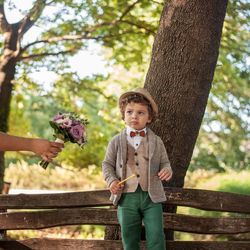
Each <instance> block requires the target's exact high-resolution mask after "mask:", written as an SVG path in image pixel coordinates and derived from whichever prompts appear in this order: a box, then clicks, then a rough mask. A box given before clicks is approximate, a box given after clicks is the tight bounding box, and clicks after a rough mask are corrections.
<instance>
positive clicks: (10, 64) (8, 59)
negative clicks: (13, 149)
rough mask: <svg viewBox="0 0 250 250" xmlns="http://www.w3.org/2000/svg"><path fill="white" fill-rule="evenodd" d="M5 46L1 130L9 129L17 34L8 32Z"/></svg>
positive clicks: (0, 177) (0, 169) (0, 172)
mask: <svg viewBox="0 0 250 250" xmlns="http://www.w3.org/2000/svg"><path fill="white" fill-rule="evenodd" d="M5 37H8V38H9V39H6V42H5V48H4V50H3V55H2V57H1V60H0V131H2V132H7V131H8V118H9V113H10V103H11V95H12V89H13V83H12V81H13V80H14V77H15V72H16V64H17V60H16V54H15V50H16V42H15V41H13V40H14V39H16V38H17V36H15V35H13V33H9V32H8V33H6V34H5ZM4 171H5V164H4V152H0V190H2V188H3V182H4Z"/></svg>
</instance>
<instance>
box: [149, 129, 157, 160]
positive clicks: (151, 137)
mask: <svg viewBox="0 0 250 250" xmlns="http://www.w3.org/2000/svg"><path fill="white" fill-rule="evenodd" d="M155 145H156V137H155V134H154V132H153V131H152V130H151V129H149V128H148V156H149V161H150V160H151V159H152V157H153V154H154V151H155Z"/></svg>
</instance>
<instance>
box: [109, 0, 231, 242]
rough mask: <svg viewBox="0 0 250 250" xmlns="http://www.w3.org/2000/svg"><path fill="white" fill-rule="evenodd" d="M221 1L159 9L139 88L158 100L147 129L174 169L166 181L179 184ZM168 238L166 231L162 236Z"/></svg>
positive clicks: (200, 106) (210, 63)
mask: <svg viewBox="0 0 250 250" xmlns="http://www.w3.org/2000/svg"><path fill="white" fill-rule="evenodd" d="M226 6H227V0H221V1H217V0H210V1H205V0H171V1H168V2H167V3H165V6H164V9H163V12H162V16H161V20H160V25H159V29H158V32H157V35H156V37H155V41H154V45H153V51H152V57H151V58H152V59H151V63H150V67H149V70H148V73H147V77H146V81H145V88H146V89H148V90H149V92H150V93H151V94H152V96H153V97H154V99H155V101H156V102H157V103H158V105H159V120H158V121H157V122H155V123H154V124H153V125H152V129H153V130H154V131H155V132H156V134H158V135H159V136H160V137H161V138H162V140H163V141H164V144H165V146H166V148H167V152H168V154H169V158H170V161H171V166H172V168H173V171H174V175H173V178H172V180H171V182H170V183H168V185H170V186H177V187H183V185H184V178H185V175H186V171H187V169H188V166H189V163H190V160H191V157H192V153H193V149H194V145H195V142H196V139H197V136H198V132H199V128H200V125H201V121H202V118H203V115H204V112H205V108H206V104H207V99H208V95H209V91H210V88H211V83H212V80H213V75H214V70H215V67H216V62H217V58H218V52H219V46H220V38H221V33H222V26H223V21H224V18H225V13H226ZM175 210H176V207H168V208H166V207H164V211H175ZM118 230H119V228H118V227H116V228H114V227H113V228H107V230H106V232H107V235H106V237H105V238H107V239H116V237H117V235H119V234H118V233H117V231H118ZM172 238H173V233H172V232H168V234H167V239H172Z"/></svg>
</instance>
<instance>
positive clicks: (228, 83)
mask: <svg viewBox="0 0 250 250" xmlns="http://www.w3.org/2000/svg"><path fill="white" fill-rule="evenodd" d="M34 3H35V1H28V0H26V1H17V0H16V1H4V6H5V12H6V16H7V19H8V21H9V22H10V23H15V22H18V21H19V20H21V19H22V18H23V17H24V16H25V15H26V14H27V13H28V12H29V11H30V10H31V9H32V7H33V5H34ZM131 3H132V1H115V0H113V1H104V0H103V1H99V0H96V1H91V0H89V1H87V0H86V1H77V0H75V1H73V0H72V1H51V4H49V5H48V6H44V9H43V12H42V13H41V15H40V17H39V19H37V20H34V22H35V25H33V26H32V28H31V29H30V30H29V31H28V32H27V33H26V34H25V36H24V37H23V39H22V44H23V46H24V47H25V46H27V51H26V54H24V55H23V57H25V56H26V58H24V60H22V61H20V62H19V63H18V67H17V69H16V74H15V80H14V81H13V86H14V89H13V92H12V101H11V109H10V117H9V133H10V134H15V135H20V136H26V137H42V138H47V139H51V140H53V130H52V128H51V127H50V126H49V120H50V119H51V118H52V117H53V116H54V115H55V114H56V113H57V112H58V111H62V112H64V111H72V112H75V113H78V114H80V115H81V116H82V117H84V118H87V119H88V120H89V125H88V144H87V145H86V146H85V147H84V149H80V148H78V147H77V146H76V145H73V144H66V145H65V149H64V150H63V152H61V153H60V155H59V156H58V157H57V158H56V160H55V162H54V164H50V166H49V168H48V169H47V170H46V171H44V170H43V169H42V168H41V167H39V166H38V162H39V159H38V158H37V157H35V156H33V155H31V154H29V153H26V152H21V153H15V152H11V153H10V152H8V153H6V157H5V161H6V171H5V181H6V182H10V183H11V189H10V192H11V193H15V192H19V191H20V190H21V191H20V192H25V191H24V189H25V190H28V191H27V192H41V191H40V190H44V191H43V192H48V190H57V191H70V190H71V191H76V190H90V189H91V190H92V189H101V188H106V186H105V183H104V181H103V180H102V175H101V162H102V159H103V157H104V154H105V149H106V145H107V143H108V141H109V139H110V138H111V137H112V136H113V135H115V134H116V133H118V132H119V131H120V129H121V128H122V127H123V126H124V124H123V122H122V121H121V119H120V114H119V110H118V108H117V98H118V97H119V95H120V94H121V93H122V92H124V91H126V90H128V89H132V88H134V87H138V86H139V87H142V86H143V84H144V80H145V76H146V73H147V70H148V66H149V62H150V56H151V49H152V44H153V41H154V35H155V34H156V31H157V27H158V23H159V19H160V15H161V10H162V7H163V1H160V0H158V1H140V4H137V5H134V6H133V9H131V10H128V8H129V6H131ZM129 4H130V5H129ZM126 11H127V15H126V21H124V22H116V21H115V20H117V17H121V15H122V14H124V13H126ZM128 11H129V12H128ZM249 20H250V3H249V2H248V1H234V0H229V3H228V8H227V14H226V18H225V22H224V28H223V34H222V39H221V46H220V54H219V59H218V62H217V67H216V71H215V76H214V80H213V85H212V90H211V92H210V96H209V101H208V104H207V109H206V112H205V116H204V119H203V123H202V126H201V128H200V133H199V137H198V140H197V143H196V146H195V149H194V153H193V157H192V161H191V164H190V166H189V170H188V173H187V175H186V179H185V187H188V188H201V189H210V190H220V191H229V192H237V193H242V194H250V182H249V179H250V138H249V128H250V125H249V124H250V118H249V113H250V102H249V100H250V99H249V98H250V71H249V69H250V49H249V48H250V26H249ZM132 23H133V24H132ZM55 35H56V36H57V37H58V36H60V35H61V36H62V37H63V36H64V37H65V36H67V35H68V36H72V37H74V36H75V40H74V39H73V41H72V40H71V38H69V40H68V41H67V40H64V41H62V42H60V41H59V42H58V41H57V42H55V41H53V36H55ZM79 36H81V39H79V40H77V38H78V37H79ZM38 40H40V41H41V40H46V42H41V43H36V42H35V41H38ZM32 43H33V44H32ZM30 44H32V46H29V45H30ZM2 45H3V36H2V34H0V50H2V49H3V46H2ZM63 52H65V53H63ZM66 52H67V53H66ZM31 55H40V56H33V57H32V56H31ZM41 55H46V56H41ZM18 190H19V191H18ZM32 190H33V191H32ZM180 212H182V213H188V214H199V213H201V211H198V210H195V209H188V211H187V210H186V209H185V208H180ZM203 213H204V212H203ZM206 213H207V215H208V216H209V212H206ZM12 234H13V235H15V237H19V238H22V237H25V236H27V235H29V236H33V237H34V236H39V234H40V235H44V236H53V237H65V235H67V236H70V237H75V238H83V237H85V238H102V237H103V235H104V231H103V227H97V226H81V227H64V228H52V229H46V230H40V231H39V230H37V231H36V232H33V231H21V232H14V231H13V232H12ZM176 237H177V238H180V239H189V238H194V239H204V236H200V235H188V234H183V233H177V234H176ZM207 237H210V236H207ZM211 237H216V236H211ZM221 239H223V238H221Z"/></svg>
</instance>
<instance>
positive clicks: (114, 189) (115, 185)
mask: <svg viewBox="0 0 250 250" xmlns="http://www.w3.org/2000/svg"><path fill="white" fill-rule="evenodd" d="M123 187H124V184H120V185H119V181H118V180H117V181H113V182H112V183H111V185H110V187H109V190H110V192H111V193H112V194H118V193H119V192H121V191H122V189H123Z"/></svg>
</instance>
